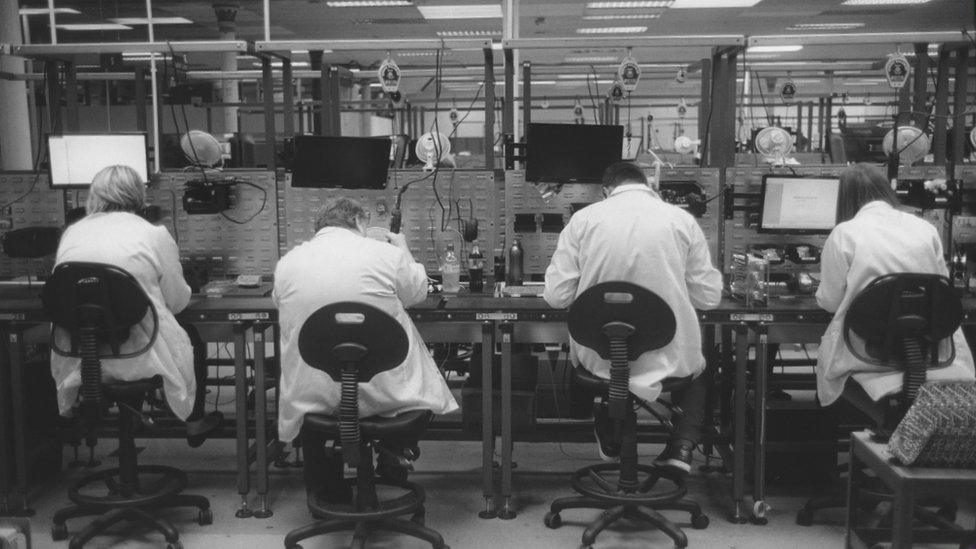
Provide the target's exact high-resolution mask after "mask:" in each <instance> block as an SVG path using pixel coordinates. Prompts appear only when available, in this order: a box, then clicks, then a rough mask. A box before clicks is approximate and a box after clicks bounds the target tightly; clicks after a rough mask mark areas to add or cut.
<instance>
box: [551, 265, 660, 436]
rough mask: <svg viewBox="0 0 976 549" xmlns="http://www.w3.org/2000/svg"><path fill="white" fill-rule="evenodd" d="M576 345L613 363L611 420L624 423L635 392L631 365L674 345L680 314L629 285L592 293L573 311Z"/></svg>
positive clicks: (572, 332)
mask: <svg viewBox="0 0 976 549" xmlns="http://www.w3.org/2000/svg"><path fill="white" fill-rule="evenodd" d="M568 323H569V333H570V335H571V336H572V337H573V339H574V340H575V341H576V342H577V343H579V344H580V345H583V346H584V347H588V348H590V349H593V350H594V351H596V352H597V354H599V355H600V356H601V357H602V358H604V359H607V360H610V392H609V400H610V403H609V404H610V416H611V417H612V418H614V419H617V420H620V419H623V417H624V414H625V412H626V402H627V397H628V394H629V386H630V364H629V361H631V360H636V359H637V358H638V357H639V356H641V355H642V354H644V353H646V352H648V351H653V350H656V349H660V348H662V347H664V346H666V345H667V344H669V343H671V340H673V339H674V336H675V331H676V329H677V322H676V320H675V317H674V311H672V310H671V307H670V306H669V305H668V304H667V302H666V301H664V299H662V298H661V297H660V296H659V295H657V294H655V293H654V292H652V291H650V290H648V289H647V288H642V287H640V286H638V285H636V284H633V283H630V282H623V281H612V282H602V283H600V284H597V285H595V286H593V287H591V288H588V289H587V290H586V291H584V292H583V293H582V294H580V295H579V297H577V298H576V301H574V302H573V304H572V305H571V306H570V308H569V318H568Z"/></svg>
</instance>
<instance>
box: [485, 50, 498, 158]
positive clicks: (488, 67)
mask: <svg viewBox="0 0 976 549" xmlns="http://www.w3.org/2000/svg"><path fill="white" fill-rule="evenodd" d="M483 52H484V56H485V168H486V169H488V170H494V169H495V56H494V55H493V54H492V51H491V44H488V45H487V46H486V47H485V48H483Z"/></svg>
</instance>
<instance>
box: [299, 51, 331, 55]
mask: <svg viewBox="0 0 976 549" xmlns="http://www.w3.org/2000/svg"><path fill="white" fill-rule="evenodd" d="M291 53H292V55H308V50H291ZM322 53H326V52H322ZM328 53H332V50H328Z"/></svg>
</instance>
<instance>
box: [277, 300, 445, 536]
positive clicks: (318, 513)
mask: <svg viewBox="0 0 976 549" xmlns="http://www.w3.org/2000/svg"><path fill="white" fill-rule="evenodd" d="M408 349H409V343H408V340H407V333H406V332H405V331H404V330H403V327H402V326H400V323H399V322H397V321H396V320H395V319H394V318H393V317H391V316H389V315H387V314H386V313H384V312H383V311H381V310H379V309H377V308H376V307H372V306H370V305H366V304H364V303H355V302H348V301H347V302H342V303H334V304H332V305H326V306H325V307H322V308H321V309H319V310H317V311H315V312H314V313H313V314H312V315H311V316H310V317H309V318H308V320H306V321H305V324H303V325H302V328H301V331H300V332H299V334H298V351H299V353H300V354H301V356H302V360H304V361H305V362H306V363H307V364H308V365H309V366H311V367H313V368H315V369H316V370H321V371H323V372H325V373H326V374H328V375H329V377H331V378H332V379H333V380H335V381H336V382H339V383H341V384H342V397H341V401H340V404H339V414H338V416H335V415H328V414H305V421H304V423H303V424H302V437H303V438H305V439H306V440H305V442H306V444H308V443H309V441H310V440H314V441H315V442H314V443H316V444H318V443H323V444H324V442H325V441H328V440H335V441H338V442H339V443H340V444H341V445H342V457H343V461H344V462H345V463H347V464H349V465H350V466H353V467H356V494H355V499H354V502H353V503H352V504H336V503H328V502H324V501H322V500H320V499H319V498H317V497H316V495H315V494H313V493H310V494H309V497H308V507H309V510H311V511H312V515H313V516H315V517H316V518H319V519H322V520H319V521H318V522H315V523H313V524H309V525H307V526H303V527H301V528H298V529H295V530H292V531H291V532H289V533H288V535H287V536H286V537H285V547H286V549H300V548H301V545H299V544H298V542H300V541H302V540H303V539H308V538H310V537H314V536H319V535H322V534H328V533H331V532H341V531H344V530H353V531H354V532H355V533H354V535H353V544H352V547H353V548H356V549H362V548H364V547H365V546H366V538H367V536H368V535H369V534H370V533H371V532H373V531H375V530H387V531H391V532H399V533H401V534H406V535H408V536H413V537H415V538H419V539H422V540H424V541H427V542H428V543H430V544H431V545H432V546H433V547H434V549H449V548H448V546H447V545H445V544H444V539H443V538H442V537H441V535H440V534H438V533H437V532H435V531H434V530H431V529H430V528H427V527H425V526H424V517H425V510H424V498H425V496H424V490H423V488H421V487H420V486H417V485H416V484H413V483H411V482H407V481H403V482H395V481H393V480H387V479H382V478H376V476H375V474H374V469H373V443H374V441H376V440H379V439H383V438H386V437H391V436H403V435H409V436H415V437H418V438H419V437H420V436H421V435H422V434H423V433H424V432H425V431H426V430H427V424H428V423H430V420H431V417H433V413H431V411H430V410H413V411H410V412H404V413H402V414H399V415H397V416H396V417H393V418H384V417H371V418H363V419H360V418H359V383H367V382H369V381H370V380H371V379H373V377H374V376H375V375H376V374H379V373H382V372H385V371H387V370H392V369H393V368H396V367H397V366H399V365H400V364H402V363H403V361H404V360H405V359H406V358H407V351H408ZM377 484H380V485H385V486H392V487H395V488H399V489H401V490H402V491H403V492H404V493H403V494H402V495H400V496H398V497H395V498H391V499H383V500H381V499H379V498H378V496H377V494H376V485H377ZM404 515H411V517H410V520H405V519H402V518H399V517H402V516H404Z"/></svg>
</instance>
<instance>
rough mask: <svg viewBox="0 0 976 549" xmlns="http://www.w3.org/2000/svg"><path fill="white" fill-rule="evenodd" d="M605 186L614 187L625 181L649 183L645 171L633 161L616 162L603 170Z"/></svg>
mask: <svg viewBox="0 0 976 549" xmlns="http://www.w3.org/2000/svg"><path fill="white" fill-rule="evenodd" d="M601 183H602V184H603V186H604V187H609V188H611V189H612V188H613V187H616V186H617V185H620V184H623V183H643V184H644V185H647V177H646V176H644V172H643V171H642V170H641V169H640V168H638V167H637V165H636V164H634V163H633V162H615V163H613V164H610V166H609V167H608V168H607V169H606V170H604V171H603V179H602V181H601Z"/></svg>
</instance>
